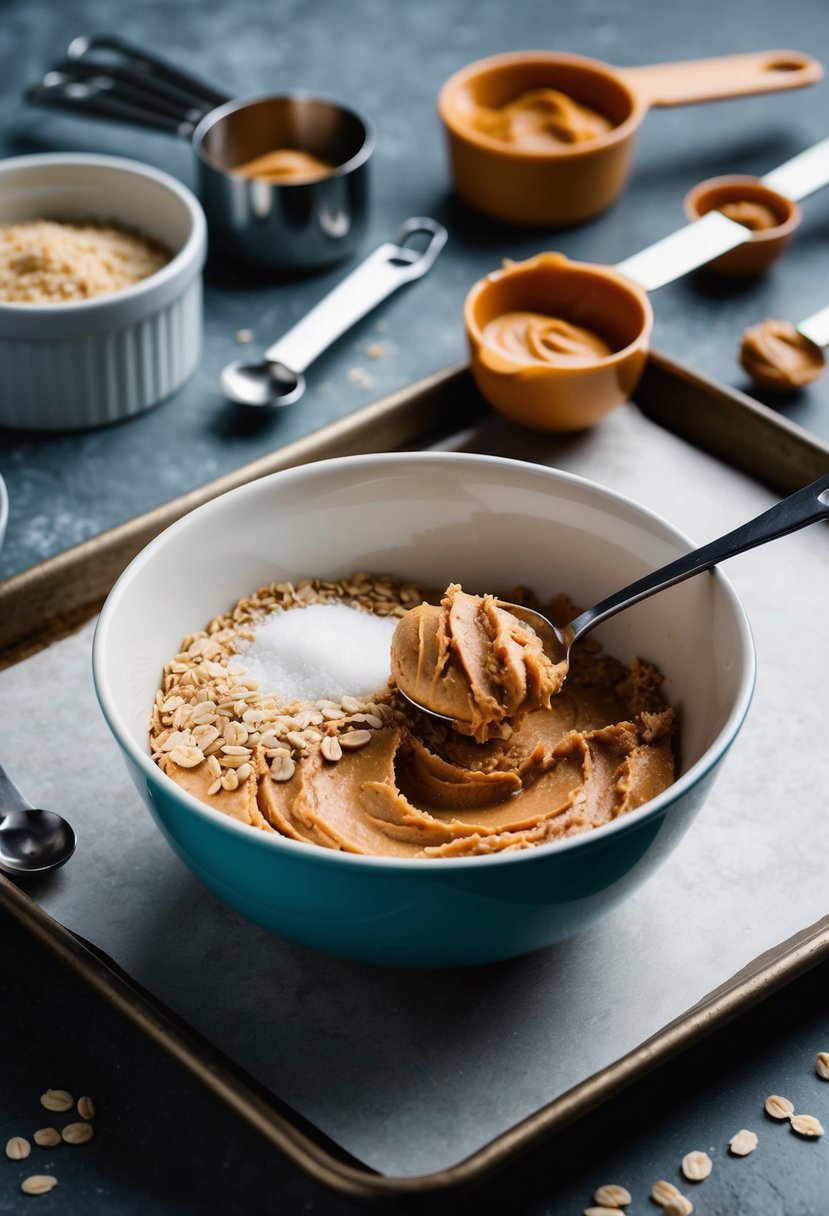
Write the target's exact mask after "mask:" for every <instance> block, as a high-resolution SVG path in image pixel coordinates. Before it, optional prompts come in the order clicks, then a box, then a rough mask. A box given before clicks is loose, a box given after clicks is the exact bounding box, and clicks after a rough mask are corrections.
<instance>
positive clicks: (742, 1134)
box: [728, 1127, 757, 1157]
mask: <svg viewBox="0 0 829 1216" xmlns="http://www.w3.org/2000/svg"><path fill="white" fill-rule="evenodd" d="M756 1147H757V1133H756V1132H750V1131H749V1130H748V1128H745V1127H744V1128H742V1129H741V1130H740V1131H738V1132H737V1133H736V1134H735V1135H733V1136H732V1137H731V1139H730V1140H729V1141H728V1149H729V1152H731V1153H733V1154H734V1156H735V1157H747V1156H748V1154H749V1153H753V1152H754V1150H755V1149H756Z"/></svg>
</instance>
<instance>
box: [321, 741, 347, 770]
mask: <svg viewBox="0 0 829 1216" xmlns="http://www.w3.org/2000/svg"><path fill="white" fill-rule="evenodd" d="M320 751H321V752H322V754H323V756H324V757H325V759H326V760H329V761H330V762H331V763H332V764H333V763H336V761H337V760H340V759H341V758H342V754H343V749H342V747H341V746H340V741H339V739H338V738H337V736H336V735H326V736H325V738H324V739H323V741H322V743H321V744H320Z"/></svg>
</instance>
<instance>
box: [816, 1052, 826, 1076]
mask: <svg viewBox="0 0 829 1216" xmlns="http://www.w3.org/2000/svg"><path fill="white" fill-rule="evenodd" d="M815 1072H816V1073H817V1075H818V1076H819V1077H820V1079H821V1080H822V1081H829V1051H819V1052H818V1053H817V1055H816V1056H815Z"/></svg>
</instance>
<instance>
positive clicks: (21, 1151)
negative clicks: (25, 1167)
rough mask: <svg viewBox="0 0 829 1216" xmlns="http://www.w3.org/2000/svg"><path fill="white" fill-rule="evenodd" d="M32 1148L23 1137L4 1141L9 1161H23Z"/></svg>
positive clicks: (14, 1137)
mask: <svg viewBox="0 0 829 1216" xmlns="http://www.w3.org/2000/svg"><path fill="white" fill-rule="evenodd" d="M31 1151H32V1146H31V1144H29V1141H28V1140H27V1139H26V1138H25V1136H12V1137H11V1139H10V1140H7V1141H6V1156H7V1157H8V1158H9V1160H10V1161H25V1160H26V1158H27V1157H28V1155H29V1153H30V1152H31Z"/></svg>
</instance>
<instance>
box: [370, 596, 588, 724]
mask: <svg viewBox="0 0 829 1216" xmlns="http://www.w3.org/2000/svg"><path fill="white" fill-rule="evenodd" d="M509 609H511V610H512V611H510V610H509ZM515 611H520V609H519V608H518V606H517V605H509V606H507V605H504V604H503V603H502V602H501V601H500V600H498V599H496V598H495V597H494V596H492V595H483V596H480V595H467V594H466V592H464V591H463V590H462V589H461V587H460V586H459V585H458V584H456V583H452V584H451V585H450V586H449V587H448V588H447V590H446V594H445V596H444V597H443V599H442V600H441V603H440V604H439V605H435V604H421V605H420V606H419V607H417V608H414V609H412V611H411V612H408V613H407V614H406V616H404V617H403V618H402V619H401V621H400V624H399V625H398V626H397V629H396V630H395V632H394V637H393V638H392V644H391V673H392V677H393V679H394V680H395V683H396V684H397V687H398V688H399V689H400V691H401V692H402V693H403V695H404V697H406V699H407V700H408V701H410V702H411V703H412V704H414V705H415V706H416V707H417V708H422V709H426V710H427V712H430V713H432V714H436V715H438V716H440V717H443V718H447V719H449V720H450V721H451V722H452V724H453V726H454V728H455V729H456V730H457V731H459V732H460V733H461V734H467V735H472V736H473V738H475V739H476V740H477V741H478V742H479V743H483V742H485V741H486V740H487V739H491V738H498V737H500V736H503V735H505V734H508V733H509V732H508V730H507V729H505V728H507V727H509V726H512V725H514V724H515V722H516V721H518V720H520V718H521V717H523V715H524V714H526V713H529V712H530V711H531V710H534V709H542V708H547V707H548V706H549V704H550V700H551V698H552V697H553V696H554V695H555V694H556V693H557V692H558V690H559V689H560V688H561V685H562V684H563V683H564V680H565V678H566V675H567V668H568V664H567V659H566V657H565V652H564V648H563V647H561V646H560V645H559V644H558V641H557V639H556V638H554V639H553V643H554V644H555V645H556V646H558V651H560V655H561V657H560V658H557V661H555V660H554V659H553V658H551V656H550V654H549V653H548V652H547V649H545V646H544V644H543V643H542V638H541V637H540V636H539V634H538V633H537V632H536V631H535V629H534V628H533V627H532V625H529V624H527V623H526V622H525V621H522V620H520V619H519V618H518V617H517V616H516V615H515ZM533 616H535V614H533ZM539 620H542V621H543V618H539ZM550 629H551V630H552V627H550ZM548 649H549V647H548ZM553 654H554V655H556V656H557V651H553Z"/></svg>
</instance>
